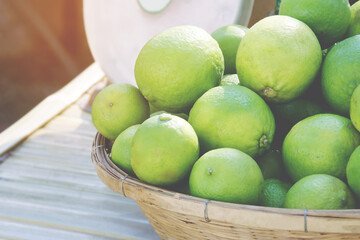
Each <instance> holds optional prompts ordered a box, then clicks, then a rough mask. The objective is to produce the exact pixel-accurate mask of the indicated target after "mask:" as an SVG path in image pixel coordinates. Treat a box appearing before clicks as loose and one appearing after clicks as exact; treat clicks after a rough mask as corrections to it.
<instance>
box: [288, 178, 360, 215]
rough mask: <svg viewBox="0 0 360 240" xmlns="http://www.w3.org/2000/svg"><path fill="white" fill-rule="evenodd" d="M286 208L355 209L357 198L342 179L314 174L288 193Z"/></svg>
mask: <svg viewBox="0 0 360 240" xmlns="http://www.w3.org/2000/svg"><path fill="white" fill-rule="evenodd" d="M284 207H285V208H297V209H327V210H331V209H353V208H355V198H354V196H353V194H352V193H351V191H350V189H349V188H348V186H347V185H346V184H345V183H344V182H342V181H341V180H340V179H338V178H336V177H334V176H330V175H327V174H314V175H310V176H307V177H304V178H302V179H300V180H299V181H298V182H296V183H295V184H294V185H293V186H292V187H291V188H290V190H289V191H288V193H287V194H286V198H285V203H284Z"/></svg>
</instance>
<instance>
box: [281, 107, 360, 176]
mask: <svg viewBox="0 0 360 240" xmlns="http://www.w3.org/2000/svg"><path fill="white" fill-rule="evenodd" d="M359 144H360V135H359V133H358V132H357V131H356V129H355V128H354V127H353V125H352V123H351V121H350V119H348V118H345V117H342V116H339V115H335V114H317V115H314V116H311V117H308V118H305V119H304V120H302V121H300V122H298V123H297V124H296V125H295V126H294V127H293V128H292V129H291V130H290V132H289V133H288V134H287V135H286V137H285V140H284V143H283V151H282V152H283V159H284V164H285V167H286V169H287V171H288V173H289V175H290V177H291V178H292V179H293V180H294V181H297V180H299V179H301V178H303V177H305V176H308V175H312V174H318V173H319V174H320V173H323V174H329V175H333V176H335V177H338V178H341V179H344V178H345V171H346V165H347V162H348V160H349V157H350V155H351V153H352V152H353V151H354V149H355V148H356V147H357V146H358V145H359Z"/></svg>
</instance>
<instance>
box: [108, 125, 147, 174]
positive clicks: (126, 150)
mask: <svg viewBox="0 0 360 240" xmlns="http://www.w3.org/2000/svg"><path fill="white" fill-rule="evenodd" d="M139 127H140V124H136V125H133V126H131V127H128V128H127V129H125V130H124V131H123V132H122V133H120V134H119V136H118V137H117V138H116V139H115V141H114V144H113V145H112V148H111V160H112V161H113V162H114V163H115V164H116V165H117V166H118V167H120V168H121V169H122V170H124V171H125V172H127V173H128V174H131V175H134V171H133V170H132V167H131V160H130V149H131V143H132V140H133V138H134V135H135V133H136V131H137V130H138V128H139Z"/></svg>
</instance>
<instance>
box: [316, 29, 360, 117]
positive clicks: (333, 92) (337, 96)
mask: <svg viewBox="0 0 360 240" xmlns="http://www.w3.org/2000/svg"><path fill="white" fill-rule="evenodd" d="M359 69H360V35H357V36H353V37H350V38H347V39H345V40H343V41H341V42H339V43H337V44H335V45H334V46H333V47H332V48H331V49H330V51H329V52H328V54H327V55H326V57H325V60H324V64H323V67H322V79H321V80H322V81H321V83H322V90H323V93H324V96H325V98H326V100H327V101H328V103H329V105H330V106H332V107H333V108H334V109H335V110H336V111H338V112H339V113H341V114H345V115H348V114H349V108H350V98H351V95H352V93H353V91H354V89H355V88H356V87H357V86H358V85H359V84H360V71H359Z"/></svg>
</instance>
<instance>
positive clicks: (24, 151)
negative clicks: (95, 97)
mask: <svg viewBox="0 0 360 240" xmlns="http://www.w3.org/2000/svg"><path fill="white" fill-rule="evenodd" d="M105 83H106V78H105V77H104V73H103V72H102V70H101V69H100V67H99V66H98V65H97V64H93V65H91V66H90V67H89V68H88V69H86V70H85V71H84V72H83V73H81V74H80V75H79V76H78V77H76V78H75V79H74V80H73V81H71V82H70V83H69V84H67V85H66V86H65V87H64V88H63V89H61V90H60V91H58V92H56V93H55V94H53V95H51V96H49V97H47V98H46V99H45V100H44V101H42V102H41V103H40V104H39V105H38V106H36V107H35V108H34V109H33V110H32V111H30V112H29V113H28V114H26V115H25V116H24V117H23V118H21V119H20V120H19V121H18V122H16V123H14V124H13V125H12V126H10V127H9V128H8V129H6V130H5V131H3V132H2V133H1V134H0V161H1V162H2V163H1V164H0V239H36V240H41V239H46V240H48V239H159V237H158V235H157V234H156V233H155V231H154V230H153V228H152V226H151V225H150V224H149V223H148V221H147V220H146V218H145V216H144V215H143V213H142V212H141V210H140V208H139V207H138V206H137V205H136V203H135V202H134V201H133V200H131V199H127V198H125V197H123V196H121V195H119V194H117V193H115V192H113V191H111V190H110V189H108V188H107V187H106V186H105V185H104V184H103V183H102V182H101V181H100V180H99V178H98V177H97V175H96V172H95V169H94V167H93V164H92V162H91V157H90V153H91V144H92V141H93V137H94V136H95V133H96V129H95V128H94V126H93V124H92V122H91V115H90V113H89V112H88V111H86V110H84V106H86V103H87V102H88V101H89V99H90V97H91V94H92V93H93V92H94V91H95V90H96V88H101V87H103V86H104V85H105Z"/></svg>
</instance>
